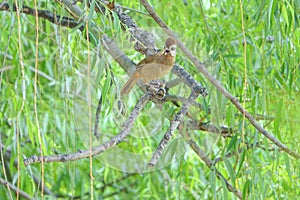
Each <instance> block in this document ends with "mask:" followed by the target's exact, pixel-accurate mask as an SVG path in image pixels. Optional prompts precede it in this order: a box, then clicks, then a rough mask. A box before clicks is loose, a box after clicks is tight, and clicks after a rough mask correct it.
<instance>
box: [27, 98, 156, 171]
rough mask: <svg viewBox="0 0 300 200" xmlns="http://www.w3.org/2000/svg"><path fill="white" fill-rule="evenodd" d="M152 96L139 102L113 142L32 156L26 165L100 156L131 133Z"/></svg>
mask: <svg viewBox="0 0 300 200" xmlns="http://www.w3.org/2000/svg"><path fill="white" fill-rule="evenodd" d="M151 98H152V97H151V94H149V93H146V94H144V96H142V98H141V99H140V100H139V101H138V102H137V104H136V105H135V107H134V108H133V110H132V112H131V113H130V115H129V117H128V119H127V120H126V121H125V122H124V123H123V125H122V130H121V132H120V133H119V134H118V135H116V136H115V137H113V138H112V139H111V140H109V141H107V142H104V143H103V144H101V145H99V146H96V147H94V148H92V149H91V150H90V149H88V150H84V151H78V152H76V153H70V154H60V155H51V156H36V155H34V156H31V157H29V158H25V159H24V164H25V165H26V166H27V165H30V164H32V163H38V162H42V161H43V162H67V161H74V160H78V159H81V158H87V157H89V156H91V155H92V156H94V155H97V154H100V153H102V152H104V151H106V150H108V149H111V148H112V147H114V146H116V145H118V144H119V143H121V142H122V141H123V140H124V139H125V138H126V137H127V136H128V135H129V133H130V130H131V127H132V125H133V123H134V122H135V120H136V118H137V116H138V114H139V113H140V112H141V110H142V109H143V107H144V106H145V105H146V104H147V102H148V101H149V100H150V99H151Z"/></svg>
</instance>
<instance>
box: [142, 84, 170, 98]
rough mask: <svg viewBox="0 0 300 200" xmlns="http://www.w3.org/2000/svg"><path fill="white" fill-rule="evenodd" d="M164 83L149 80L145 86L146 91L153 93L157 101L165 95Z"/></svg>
mask: <svg viewBox="0 0 300 200" xmlns="http://www.w3.org/2000/svg"><path fill="white" fill-rule="evenodd" d="M165 85H166V84H165V81H159V80H151V81H149V82H148V83H147V84H146V89H147V91H150V92H152V93H153V95H154V97H155V98H157V99H163V98H164V97H165V95H166V90H165Z"/></svg>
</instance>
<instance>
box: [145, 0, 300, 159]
mask: <svg viewBox="0 0 300 200" xmlns="http://www.w3.org/2000/svg"><path fill="white" fill-rule="evenodd" d="M140 2H141V3H142V4H143V6H144V7H145V8H146V10H147V11H148V12H149V14H150V15H151V17H152V18H153V19H154V20H155V21H156V22H157V24H158V25H159V26H160V27H162V28H163V29H164V31H165V32H166V33H167V34H168V35H169V36H171V37H173V38H175V39H176V41H177V45H178V47H179V48H180V49H181V50H182V51H183V53H184V54H185V55H186V56H187V57H188V58H189V59H190V60H191V61H192V63H194V65H195V66H196V67H197V68H198V70H199V71H200V72H201V73H202V74H203V75H204V76H205V77H206V78H207V79H208V80H209V81H210V82H211V83H212V84H213V85H214V86H215V87H216V88H217V90H219V91H220V92H221V93H222V94H223V95H224V96H225V97H226V98H227V99H229V100H230V101H231V102H232V104H233V105H234V106H235V107H236V108H237V109H238V110H239V111H240V112H241V113H242V114H244V115H245V117H246V118H247V119H248V120H249V122H250V123H251V124H252V125H253V126H254V127H255V128H256V129H257V130H258V131H259V132H261V133H262V134H263V135H264V136H265V137H267V138H268V139H269V140H271V141H272V142H273V143H274V144H276V145H277V146H278V147H279V148H280V149H282V150H284V151H285V152H287V153H288V154H289V155H291V156H293V157H294V158H297V159H299V158H300V155H299V154H298V153H297V152H295V151H293V150H292V149H289V148H288V147H287V146H286V145H284V144H283V143H281V142H280V141H279V140H278V139H277V138H275V137H274V136H273V135H272V134H271V133H269V132H268V131H267V130H265V129H264V128H263V127H262V126H260V124H259V123H258V122H257V121H256V120H255V118H254V117H253V116H252V115H251V114H250V113H249V112H248V111H246V109H245V108H244V107H243V106H242V105H241V104H240V103H239V101H238V99H237V98H236V97H234V96H233V95H232V94H230V93H229V92H228V91H227V90H226V89H225V88H224V87H223V86H222V85H221V84H220V83H219V82H218V81H217V80H216V79H215V78H214V77H213V76H212V75H211V74H210V73H209V72H208V71H207V70H206V67H205V65H204V64H203V63H201V62H200V61H199V60H198V58H197V57H196V56H194V55H193V54H192V52H190V50H189V49H188V48H187V47H186V46H185V45H184V44H183V43H182V42H181V41H180V39H179V38H178V37H177V36H176V35H175V34H174V33H173V31H172V30H171V29H170V28H169V27H168V26H167V24H166V23H165V22H164V21H163V20H162V19H161V18H160V17H159V16H158V15H157V14H156V12H155V11H154V9H153V8H152V7H151V6H150V4H149V3H148V2H147V1H146V0H140Z"/></svg>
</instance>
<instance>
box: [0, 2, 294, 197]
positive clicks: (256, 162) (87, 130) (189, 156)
mask: <svg viewBox="0 0 300 200" xmlns="http://www.w3.org/2000/svg"><path fill="white" fill-rule="evenodd" d="M185 2H187V4H185ZM26 3H29V2H26ZM118 3H119V4H121V5H122V6H125V7H127V9H126V8H123V9H124V10H127V12H128V14H129V15H130V16H131V17H132V18H133V19H134V20H135V21H136V22H137V24H138V26H139V27H141V28H144V29H146V30H149V31H151V32H153V33H154V35H155V37H156V39H157V42H158V43H157V46H158V47H162V44H163V41H164V39H165V37H166V35H165V34H164V33H163V31H162V30H161V29H160V28H158V26H157V25H156V24H155V22H154V21H153V20H152V19H151V17H149V16H148V15H147V14H146V13H145V9H144V8H143V7H142V5H141V4H140V3H138V2H137V1H129V0H122V1H118ZM151 3H152V5H153V6H154V7H155V10H156V12H157V13H158V14H159V15H160V16H161V17H162V18H163V19H164V20H165V22H166V23H167V24H168V25H169V26H170V27H171V28H172V29H173V30H174V32H176V33H177V34H178V36H179V37H180V38H181V39H182V40H183V41H184V43H185V44H186V45H187V46H188V47H189V49H190V50H191V51H192V52H193V53H194V54H195V55H196V56H197V57H199V58H200V59H201V60H203V61H204V62H205V64H206V66H207V69H208V70H209V71H210V73H212V74H213V75H214V76H215V77H217V79H218V80H219V81H220V82H221V83H222V85H224V86H225V87H226V88H227V89H228V90H229V91H230V93H232V94H233V95H234V96H236V97H238V99H239V100H240V101H241V102H244V105H245V107H246V109H247V110H248V111H249V112H250V113H252V114H253V115H254V116H256V118H257V119H260V122H261V124H262V125H263V126H264V127H266V128H267V130H268V131H270V132H271V133H273V134H274V136H275V137H277V138H278V139H279V140H280V141H281V142H283V143H285V144H287V146H289V148H291V149H294V150H295V151H297V152H298V153H299V147H298V146H299V145H298V144H299V142H300V141H299V140H300V139H299V138H300V137H299V135H300V131H299V130H300V119H299V113H300V103H299V102H300V96H299V86H300V73H299V70H300V41H299V40H300V28H299V19H300V12H299V11H300V10H299V9H300V5H299V2H298V1H292V0H291V1H288V0H284V1H276V0H275V1H271V0H263V1H258V0H255V1H243V5H242V9H243V13H242V12H241V9H240V3H239V2H238V1H235V2H232V1H228V0H222V1H216V0H211V1H203V2H202V1H188V0H187V1H184V0H174V1H151ZM78 5H80V6H81V7H84V4H83V3H78ZM28 6H31V7H34V5H33V2H31V3H30V4H28ZM38 6H39V7H40V8H41V9H49V10H50V11H53V12H58V13H60V14H61V15H65V16H67V15H68V13H67V12H66V11H65V9H64V8H63V7H61V6H59V5H58V4H56V3H51V2H49V1H42V2H39V5H38ZM87 11H89V10H88V9H87ZM89 12H90V11H89ZM88 16H89V19H90V20H91V21H93V22H94V23H96V24H97V25H99V27H100V28H101V31H102V32H103V33H106V34H108V35H109V36H110V37H112V38H114V39H115V41H116V42H117V43H118V45H119V47H120V48H121V49H122V50H123V51H124V52H125V53H126V54H127V55H128V56H129V57H130V58H131V59H132V60H133V61H134V62H138V61H139V60H141V59H142V58H143V56H141V55H139V54H138V53H136V52H135V51H134V50H133V43H130V42H129V41H128V36H129V33H128V32H126V31H125V32H123V31H122V25H121V24H120V22H119V21H118V17H117V16H116V15H115V14H114V13H113V14H112V15H111V14H110V13H109V12H108V11H106V12H105V13H104V15H101V14H99V13H97V14H96V13H95V12H90V14H88ZM242 17H243V19H244V25H245V30H244V32H245V36H246V38H245V39H246V59H245V57H244V45H245V44H244V43H243V34H242V31H243V30H242ZM0 18H1V22H2V23H1V34H0V43H1V45H0V63H1V65H0V66H1V67H0V93H1V98H0V134H1V140H0V142H1V145H3V148H2V151H1V159H2V161H1V164H2V170H1V171H0V177H1V178H3V179H4V178H5V179H6V180H7V181H9V182H11V183H13V184H15V185H16V186H17V187H19V188H20V189H21V190H23V191H25V192H27V193H28V194H30V195H32V196H33V197H40V196H41V195H42V194H41V192H40V191H39V188H38V186H37V185H36V184H35V183H34V178H33V176H34V177H36V178H37V179H40V180H42V179H43V180H44V184H45V186H47V187H48V188H49V189H50V190H51V192H52V193H53V194H55V195H59V197H62V198H67V197H71V196H72V197H77V198H82V199H88V198H91V197H92V196H93V197H96V198H97V199H98V198H99V199H100V198H114V199H127V198H130V199H141V198H143V199H144V198H151V199H175V198H176V199H212V198H214V199H232V198H233V194H232V193H230V192H228V190H227V188H226V184H225V183H224V182H222V181H219V180H218V179H217V177H216V174H215V172H214V171H213V170H211V169H209V168H207V166H206V165H205V164H204V163H203V162H202V161H201V160H200V159H199V157H198V156H197V155H196V154H195V153H193V151H192V150H191V149H190V148H188V146H187V144H186V142H185V138H184V137H182V136H180V135H179V133H177V135H175V136H174V139H173V141H172V143H171V144H170V148H169V149H168V150H169V152H167V153H166V155H165V157H163V158H162V159H165V160H167V163H168V165H167V166H164V168H162V169H160V170H156V171H146V172H144V173H139V172H140V171H143V169H140V168H139V167H137V169H134V170H133V171H134V172H135V173H130V172H132V169H131V168H130V167H132V166H134V162H135V160H136V162H138V161H137V160H139V159H141V157H134V156H133V157H132V159H130V162H132V163H131V164H129V163H127V164H126V159H124V161H123V160H122V162H120V163H118V164H117V165H114V164H115V161H116V160H118V159H120V160H121V159H122V158H120V157H122V155H123V154H121V153H120V152H123V151H124V152H129V153H131V154H132V155H137V154H138V155H139V156H140V155H144V157H142V160H140V161H142V162H147V161H149V159H150V157H151V154H152V152H153V151H154V150H155V148H156V147H157V145H158V144H159V141H160V140H161V138H162V135H163V134H164V132H165V131H166V130H167V128H168V126H169V122H170V120H172V118H173V116H174V114H175V113H176V112H177V111H178V109H177V108H176V107H174V105H172V104H171V103H166V104H165V105H163V107H162V108H161V109H159V108H158V107H157V106H155V105H154V104H148V105H147V106H146V108H145V109H144V110H143V113H142V114H141V116H139V118H138V120H137V122H136V123H135V125H134V127H133V129H132V130H133V132H132V133H131V137H129V138H127V139H126V141H125V142H124V143H121V144H120V145H119V146H118V151H112V152H113V153H109V152H108V153H107V154H103V155H99V156H97V157H96V158H94V159H92V165H91V162H90V160H89V159H88V158H87V159H82V160H79V161H74V162H67V163H44V164H34V165H30V166H28V167H25V166H24V165H23V163H22V162H23V157H22V156H30V155H34V154H43V155H53V154H63V153H70V152H75V151H77V150H80V149H88V148H90V145H91V144H92V145H93V146H95V145H98V144H99V143H101V142H103V141H106V140H109V139H110V138H111V137H112V136H114V135H116V134H117V133H118V132H119V131H120V129H121V125H122V123H123V122H124V121H125V119H126V115H125V116H124V115H122V114H121V113H120V112H119V110H118V106H117V105H118V100H119V96H118V93H119V89H120V87H121V86H122V84H123V83H124V82H125V80H126V79H127V77H128V76H127V75H126V74H125V72H124V71H123V70H122V69H121V67H120V66H119V65H118V64H117V63H116V62H115V61H114V60H113V59H112V57H111V56H110V55H109V54H108V53H107V52H105V51H104V50H103V49H102V47H101V43H100V42H99V45H98V46H92V45H91V44H87V41H86V40H85V37H86V36H85V35H84V33H83V32H79V30H77V29H73V30H71V29H68V28H65V27H60V26H56V25H53V24H51V23H50V22H48V21H44V20H42V19H39V20H38V26H37V25H36V22H35V18H34V17H33V16H29V15H25V14H21V15H20V18H19V19H18V17H17V15H16V13H15V12H12V11H8V12H5V11H2V12H0ZM18 20H20V24H19V23H18ZM36 30H38V49H36V46H35V45H36V42H35V41H36ZM95 37H96V36H95ZM37 50H38V51H37ZM35 55H38V58H37V60H36V56H35ZM36 61H37V62H36ZM177 62H178V63H179V64H180V65H182V66H183V67H184V68H185V69H186V70H187V71H188V72H189V73H191V74H192V75H193V77H194V78H195V79H196V80H197V81H199V82H200V83H201V84H203V85H205V86H206V87H207V88H208V89H209V96H208V97H207V98H206V99H201V98H199V99H198V100H197V101H198V103H200V104H202V105H203V106H204V111H202V110H200V111H199V109H197V108H194V107H193V108H191V109H190V111H189V112H190V113H192V114H193V116H194V117H195V118H196V119H197V120H202V119H204V120H205V121H206V122H210V123H212V124H214V125H215V126H217V127H221V126H223V125H225V126H228V127H230V128H232V129H234V130H235V132H234V135H233V137H231V138H222V137H221V136H219V135H214V134H213V133H208V132H202V131H199V130H194V131H189V133H190V134H191V137H192V139H193V140H195V141H196V142H197V143H198V145H200V146H201V147H202V148H203V149H204V150H205V151H206V152H207V154H208V155H209V156H210V158H211V159H216V158H221V161H220V162H218V163H216V166H215V168H216V169H218V170H219V171H220V172H221V173H222V174H223V175H225V177H226V178H227V179H228V180H229V182H230V183H231V184H232V185H233V186H235V187H236V188H237V189H239V190H240V191H242V194H243V197H244V198H245V199H246V198H248V199H292V198H295V197H297V196H299V195H300V192H299V189H298V188H299V187H300V181H299V180H300V177H299V174H300V168H299V166H300V163H299V160H296V159H294V158H291V157H289V156H288V155H287V154H285V153H283V152H281V151H280V149H277V148H276V147H275V145H274V144H272V143H270V141H268V140H267V139H266V138H264V137H263V136H262V135H261V134H260V133H259V132H258V131H257V130H255V129H254V128H253V127H252V126H251V124H249V123H248V122H247V121H244V119H243V116H242V114H240V113H239V112H238V111H237V110H236V109H235V107H234V106H233V105H232V104H230V102H229V101H228V100H227V99H226V98H225V97H224V96H222V95H221V94H220V93H219V92H218V91H217V90H216V89H215V88H214V87H213V86H212V85H211V84H210V83H208V81H207V80H205V79H204V78H203V77H202V75H201V74H200V73H199V72H198V71H197V69H195V68H194V66H193V65H192V64H191V63H190V62H189V61H188V60H187V59H186V58H185V56H184V55H182V54H181V53H180V51H179V52H178V56H177ZM89 71H90V72H91V73H89ZM173 78H175V75H173V74H169V75H168V76H167V77H166V79H167V80H171V79H173ZM245 83H246V85H245ZM189 92H190V91H189V89H188V88H187V87H186V86H184V85H182V84H180V85H178V86H176V87H175V88H172V89H171V90H170V93H172V94H180V95H181V96H187V95H188V94H189ZM100 94H102V97H103V104H102V111H101V114H100V123H99V131H100V134H101V136H102V138H101V140H100V141H97V140H94V139H93V141H90V139H91V135H92V125H93V122H94V115H95V112H96V105H97V99H98V98H99V96H100ZM140 96H141V91H140V90H138V89H136V91H135V92H134V94H133V95H132V96H130V98H127V99H125V100H124V103H125V104H126V109H127V110H128V112H130V110H131V109H132V107H133V106H134V105H135V103H136V101H137V99H138V98H139V97H140ZM209 108H210V110H211V112H210V113H209V112H208V110H209ZM182 144H183V145H182ZM249 145H250V146H249ZM174 152H175V153H174ZM232 152H234V153H235V156H232V157H229V158H227V157H226V156H225V155H226V154H228V153H232ZM237 152H238V153H237ZM174 155H175V156H174ZM168 156H170V157H168ZM173 156H174V157H173ZM15 161H16V163H14V162H15ZM120 166H125V168H123V170H120V168H118V167H120ZM126 166H127V168H126ZM129 166H130V167H129ZM89 170H90V172H89ZM89 173H92V174H93V177H94V179H93V180H92V181H91V178H90V174H89ZM42 177H43V178H42ZM44 192H45V191H44ZM45 195H47V196H49V198H55V197H54V196H53V195H51V194H45ZM0 196H2V197H4V198H7V199H9V198H11V196H12V198H15V197H16V195H15V194H14V193H13V192H12V191H11V190H8V188H7V187H1V188H0Z"/></svg>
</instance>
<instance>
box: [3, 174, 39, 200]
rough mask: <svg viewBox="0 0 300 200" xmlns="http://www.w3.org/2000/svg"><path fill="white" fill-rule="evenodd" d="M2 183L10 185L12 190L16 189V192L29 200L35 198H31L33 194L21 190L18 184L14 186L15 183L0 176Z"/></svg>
mask: <svg viewBox="0 0 300 200" xmlns="http://www.w3.org/2000/svg"><path fill="white" fill-rule="evenodd" d="M0 184H2V185H3V186H7V187H9V188H10V189H11V190H12V191H14V192H15V193H16V194H17V193H18V194H20V196H21V197H23V198H24V199H28V200H33V199H34V198H31V196H30V195H29V194H27V193H26V192H24V191H23V190H20V189H19V188H17V187H16V186H14V185H13V184H11V183H9V182H7V181H6V180H4V179H2V178H1V177H0Z"/></svg>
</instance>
